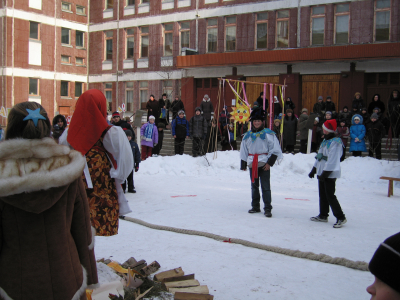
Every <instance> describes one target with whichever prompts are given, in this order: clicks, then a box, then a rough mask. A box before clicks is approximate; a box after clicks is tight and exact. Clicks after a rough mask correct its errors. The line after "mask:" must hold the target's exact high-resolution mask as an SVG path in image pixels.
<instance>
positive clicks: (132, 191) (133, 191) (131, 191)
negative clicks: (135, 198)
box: [128, 188, 136, 193]
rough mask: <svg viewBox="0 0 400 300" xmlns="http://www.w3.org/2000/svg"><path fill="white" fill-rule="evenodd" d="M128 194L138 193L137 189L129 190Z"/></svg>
mask: <svg viewBox="0 0 400 300" xmlns="http://www.w3.org/2000/svg"><path fill="white" fill-rule="evenodd" d="M128 193H136V190H135V188H133V189H129V190H128Z"/></svg>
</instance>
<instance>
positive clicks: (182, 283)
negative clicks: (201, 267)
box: [164, 279, 200, 291]
mask: <svg viewBox="0 0 400 300" xmlns="http://www.w3.org/2000/svg"><path fill="white" fill-rule="evenodd" d="M164 285H165V287H166V288H167V290H168V291H169V289H170V288H184V287H191V286H199V285H200V282H199V281H198V280H196V279H190V280H182V281H172V282H165V283H164Z"/></svg>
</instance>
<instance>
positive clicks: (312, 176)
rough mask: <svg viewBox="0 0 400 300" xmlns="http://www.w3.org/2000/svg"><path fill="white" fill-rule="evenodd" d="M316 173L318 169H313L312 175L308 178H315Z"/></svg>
mask: <svg viewBox="0 0 400 300" xmlns="http://www.w3.org/2000/svg"><path fill="white" fill-rule="evenodd" d="M315 173H317V169H316V168H315V167H313V168H312V170H311V172H310V174H308V177H310V178H314V176H315Z"/></svg>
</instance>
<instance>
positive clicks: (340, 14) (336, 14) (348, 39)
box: [333, 3, 351, 45]
mask: <svg viewBox="0 0 400 300" xmlns="http://www.w3.org/2000/svg"><path fill="white" fill-rule="evenodd" d="M342 4H347V5H349V10H348V11H345V12H339V13H338V12H337V7H338V5H342ZM347 15H348V16H349V24H348V30H347V43H340V44H338V43H337V41H336V34H337V31H336V27H337V17H340V16H347ZM350 18H351V14H350V3H336V4H335V17H334V21H333V22H334V23H333V44H334V45H346V44H349V43H350V23H351V20H350Z"/></svg>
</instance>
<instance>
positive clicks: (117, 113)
mask: <svg viewBox="0 0 400 300" xmlns="http://www.w3.org/2000/svg"><path fill="white" fill-rule="evenodd" d="M112 117H113V118H114V117H121V115H120V114H119V112H117V111H116V112H113V114H112Z"/></svg>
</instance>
